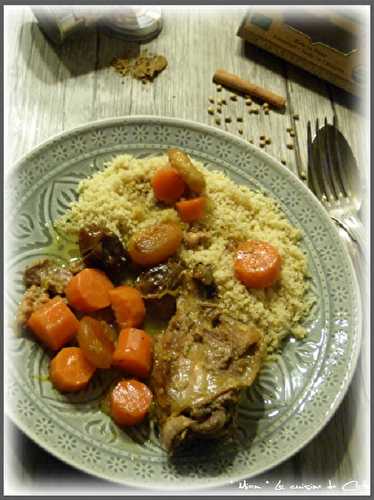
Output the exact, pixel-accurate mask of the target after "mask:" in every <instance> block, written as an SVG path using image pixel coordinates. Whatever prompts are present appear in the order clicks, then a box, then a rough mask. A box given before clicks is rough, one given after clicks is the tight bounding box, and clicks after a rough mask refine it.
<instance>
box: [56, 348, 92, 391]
mask: <svg viewBox="0 0 374 500" xmlns="http://www.w3.org/2000/svg"><path fill="white" fill-rule="evenodd" d="M94 373H95V367H94V366H93V365H92V364H91V363H90V362H89V361H88V360H87V359H86V358H85V356H84V354H83V352H82V349H80V348H79V347H64V348H63V349H61V351H60V352H59V353H58V354H56V356H55V357H54V358H53V359H52V361H51V364H50V367H49V376H50V379H51V381H52V383H53V385H54V386H55V387H56V389H58V390H59V391H61V392H76V391H80V390H81V389H84V387H86V385H87V384H88V382H89V381H90V379H91V377H92V375H93V374H94Z"/></svg>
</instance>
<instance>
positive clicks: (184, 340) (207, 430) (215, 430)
mask: <svg viewBox="0 0 374 500" xmlns="http://www.w3.org/2000/svg"><path fill="white" fill-rule="evenodd" d="M188 288H189V291H188V292H186V293H184V294H183V295H182V296H181V297H180V298H179V299H178V301H177V312H176V314H175V316H174V317H173V318H172V319H171V321H170V323H169V326H168V328H167V330H166V331H165V333H164V334H162V335H159V336H158V337H156V341H155V348H154V364H153V370H152V374H151V387H152V390H153V392H154V395H155V401H156V412H157V417H158V420H159V424H160V429H161V441H162V443H163V445H164V446H165V448H167V449H168V450H169V451H173V450H175V449H176V448H177V447H178V445H179V444H182V443H184V442H186V441H189V440H191V439H193V438H204V437H207V438H217V437H219V436H221V435H224V434H226V433H227V432H228V431H229V430H230V428H232V424H233V421H234V417H235V415H236V407H237V404H238V399H239V395H240V391H241V390H242V389H245V388H247V387H249V386H250V385H251V384H252V383H253V381H254V380H255V378H256V375H257V373H258V371H259V369H260V366H261V361H262V357H263V354H264V343H263V338H262V334H261V332H260V331H259V330H257V329H256V328H254V327H250V326H247V325H244V324H242V323H239V322H238V321H236V320H234V319H232V318H230V317H228V316H225V315H224V314H222V313H221V312H220V309H219V308H218V307H209V306H208V307H207V303H206V302H205V303H203V302H199V300H198V297H197V292H196V290H195V288H193V287H192V286H189V287H188Z"/></svg>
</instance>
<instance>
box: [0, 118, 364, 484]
mask: <svg viewBox="0 0 374 500" xmlns="http://www.w3.org/2000/svg"><path fill="white" fill-rule="evenodd" d="M139 122H142V123H144V122H148V123H150V122H151V123H155V124H160V123H161V124H168V125H171V126H173V125H178V126H180V127H187V128H189V129H193V130H197V131H200V132H204V130H207V131H208V132H210V133H211V134H214V135H215V136H218V137H222V138H223V139H224V138H225V137H229V138H230V140H231V141H233V142H234V143H235V142H237V143H238V144H241V145H242V146H245V147H246V148H247V149H248V150H249V151H251V153H253V154H254V155H255V156H258V157H259V158H262V159H263V161H264V162H266V163H268V164H270V166H271V168H272V169H275V170H278V172H279V171H281V173H282V175H284V176H285V177H286V178H288V179H292V181H293V182H296V183H298V185H299V186H300V189H301V190H302V192H303V194H304V196H306V197H308V198H309V200H310V201H311V203H313V204H314V206H315V208H316V210H317V211H318V213H319V214H320V215H321V217H323V219H324V220H325V221H326V222H327V221H328V224H329V225H330V228H334V229H333V231H334V232H335V233H336V235H337V239H338V240H339V245H340V247H341V249H342V250H343V253H344V254H345V257H346V260H347V261H348V262H349V267H350V275H351V277H352V282H353V285H354V290H353V291H352V292H353V293H354V294H355V295H356V296H357V304H358V318H357V322H356V323H357V329H356V330H355V333H356V335H357V340H356V346H357V347H356V350H355V352H354V356H353V357H352V369H351V372H350V374H349V376H348V377H347V378H346V380H345V383H344V386H343V388H342V389H341V390H340V393H339V396H338V398H336V399H335V401H334V404H333V406H332V407H330V410H329V413H328V416H327V418H325V420H324V422H323V424H322V425H321V426H320V427H318V429H317V430H315V431H314V432H313V433H312V434H311V435H310V436H308V437H307V438H306V439H304V440H303V441H302V442H301V444H299V445H298V446H296V447H295V449H294V450H292V451H291V452H289V453H287V454H286V455H285V456H284V457H283V458H282V459H281V460H279V459H275V460H274V461H273V462H269V463H268V464H267V465H266V466H264V467H263V468H262V469H261V470H259V471H258V472H256V474H255V475H253V476H249V477H251V478H254V477H257V476H259V475H260V474H263V473H264V472H266V471H269V470H271V469H273V468H274V467H276V466H277V465H280V464H282V463H283V462H285V461H286V460H289V459H290V458H291V457H292V456H294V455H295V454H296V453H298V452H299V451H300V450H301V449H303V448H304V447H305V446H307V445H308V444H309V443H310V442H311V441H312V440H313V439H314V438H315V437H316V436H317V435H318V434H319V433H320V432H322V431H323V429H324V428H325V427H326V425H327V424H328V423H329V422H330V420H331V419H332V417H333V416H334V415H335V413H336V411H337V410H338V408H339V406H340V405H341V403H342V401H343V399H344V397H345V396H346V393H347V391H348V388H349V386H350V384H351V382H352V379H353V376H354V374H355V372H356V368H357V363H358V358H359V355H360V351H361V344H362V335H363V331H362V321H363V304H362V296H361V290H360V287H359V284H358V279H357V276H356V273H355V271H354V267H353V263H352V261H351V259H350V257H349V254H348V252H347V249H346V248H345V246H344V244H343V243H342V241H341V240H340V237H339V236H338V231H337V228H336V227H335V225H334V223H333V222H332V220H331V218H330V217H329V215H328V213H327V212H326V210H325V208H324V207H323V205H322V204H321V202H320V201H319V200H318V199H317V198H316V197H315V196H314V195H313V194H312V192H311V191H310V190H309V189H308V187H307V186H306V185H305V184H304V183H303V182H302V181H301V180H300V178H299V177H298V176H297V175H296V174H295V173H293V172H292V171H291V170H289V169H287V168H285V167H284V166H283V165H282V164H281V163H280V161H278V160H277V159H276V158H274V157H273V156H271V155H270V154H269V153H266V152H265V151H262V150H261V149H260V148H258V147H257V146H255V145H253V144H250V143H248V142H247V141H245V140H244V139H243V138H241V137H237V136H236V135H234V134H233V133H231V132H227V131H225V130H220V129H217V128H216V127H214V126H212V125H207V124H205V123H201V122H197V121H193V120H188V119H182V118H173V117H164V116H155V115H132V116H116V117H108V118H104V119H99V120H94V121H91V122H85V123H82V124H80V125H77V126H75V127H73V128H70V129H68V130H65V131H62V132H59V133H57V134H54V135H52V136H50V137H48V138H47V139H46V140H44V141H43V142H41V143H40V144H38V145H37V146H35V147H34V148H32V149H31V150H30V151H29V152H27V153H25V154H23V155H22V156H21V157H20V158H19V159H18V160H17V161H16V162H15V163H14V164H13V165H12V166H11V167H9V169H8V172H7V173H6V175H5V177H4V187H5V188H6V186H7V184H8V183H10V182H11V180H12V178H13V177H14V176H15V175H16V174H17V172H18V171H19V170H21V169H22V168H23V166H24V165H25V163H26V162H28V161H30V160H32V158H33V156H34V155H36V154H37V153H39V152H40V151H42V150H43V149H45V148H48V147H49V146H50V145H52V144H54V143H56V142H58V141H59V140H60V139H61V138H66V137H68V136H70V135H75V134H77V133H82V132H84V131H88V130H92V129H93V128H101V127H108V126H110V125H118V124H121V123H123V124H124V125H129V124H130V125H134V124H136V123H139ZM124 147H126V144H124ZM312 200H313V201H312ZM4 201H5V200H4ZM4 208H5V213H6V210H7V203H6V202H5V203H4ZM5 378H6V377H5ZM5 413H6V414H7V415H8V416H9V417H10V419H11V420H12V421H13V422H14V423H15V424H16V426H17V427H18V428H19V429H21V431H22V432H23V433H24V434H26V435H27V436H28V437H29V438H30V439H32V440H33V441H34V442H35V443H36V444H37V445H38V446H40V447H41V448H42V449H44V450H46V451H47V452H48V453H51V454H52V455H53V456H55V457H57V458H58V459H60V460H61V461H63V462H65V463H67V464H68V465H70V466H72V467H75V468H76V469H78V470H80V471H82V472H85V473H87V474H89V475H90V476H92V477H94V478H100V479H105V480H107V481H109V482H111V483H116V484H121V485H124V486H129V487H133V488H136V489H137V490H139V491H141V490H148V491H149V490H155V489H157V490H160V486H159V483H158V482H152V481H147V482H146V483H145V484H143V485H141V486H139V481H137V482H135V481H132V480H128V479H127V478H124V479H125V481H122V480H120V479H116V478H114V477H111V476H110V475H107V474H106V473H105V471H103V472H102V473H97V472H96V471H92V470H91V469H90V468H89V467H86V466H85V465H84V464H82V463H81V462H79V461H77V462H74V461H73V460H72V459H70V458H65V457H64V455H63V453H62V452H60V450H57V451H56V450H55V449H53V445H49V444H48V443H46V442H43V443H41V442H40V438H38V437H37V436H36V434H35V433H34V432H33V431H32V429H30V428H28V427H27V426H26V425H24V424H23V422H21V421H20V419H19V418H18V417H17V415H16V413H14V412H12V411H10V408H8V409H6V411H5ZM246 478H248V476H247V475H243V474H242V473H241V474H239V475H236V476H235V475H234V474H231V479H221V480H218V479H214V484H208V485H203V484H200V485H198V486H193V485H192V486H182V487H179V488H174V487H171V486H170V487H169V486H166V485H164V486H163V490H164V491H175V492H182V491H194V490H195V491H199V490H209V489H213V488H219V487H222V486H228V485H230V484H233V483H237V482H239V481H241V480H244V479H246ZM160 491H162V490H160Z"/></svg>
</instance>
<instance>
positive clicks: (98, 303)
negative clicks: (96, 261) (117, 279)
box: [65, 268, 113, 313]
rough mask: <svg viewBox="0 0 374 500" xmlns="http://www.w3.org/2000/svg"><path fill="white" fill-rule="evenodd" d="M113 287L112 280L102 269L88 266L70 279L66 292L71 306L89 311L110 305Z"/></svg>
mask: <svg viewBox="0 0 374 500" xmlns="http://www.w3.org/2000/svg"><path fill="white" fill-rule="evenodd" d="M112 288H113V284H112V282H111V281H110V280H109V278H108V277H107V276H106V275H105V274H104V273H103V272H102V271H98V270H97V269H91V268H87V269H83V271H81V272H80V273H78V274H76V275H75V276H74V277H73V278H72V279H71V280H70V281H69V283H68V285H67V287H66V289H65V294H66V297H67V299H68V301H69V304H70V305H71V306H73V307H74V308H75V309H77V310H78V311H82V312H85V313H89V312H94V311H98V310H99V309H103V308H104V307H108V306H109V305H110V299H109V290H111V289H112Z"/></svg>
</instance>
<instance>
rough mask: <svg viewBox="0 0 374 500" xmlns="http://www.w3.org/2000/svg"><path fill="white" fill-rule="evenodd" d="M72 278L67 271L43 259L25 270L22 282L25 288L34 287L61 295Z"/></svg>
mask: <svg viewBox="0 0 374 500" xmlns="http://www.w3.org/2000/svg"><path fill="white" fill-rule="evenodd" d="M72 277H73V274H72V273H71V272H70V271H69V269H67V268H65V267H63V266H61V265H60V264H58V263H56V262H53V261H52V260H50V259H43V260H40V261H38V262H36V263H35V264H33V265H32V266H30V267H28V268H27V269H26V271H25V274H24V282H25V285H26V286H27V287H30V286H32V285H35V286H39V287H41V288H44V290H48V291H49V292H51V293H52V294H62V293H64V290H65V287H66V285H67V284H68V283H69V281H70V280H71V278H72Z"/></svg>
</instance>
